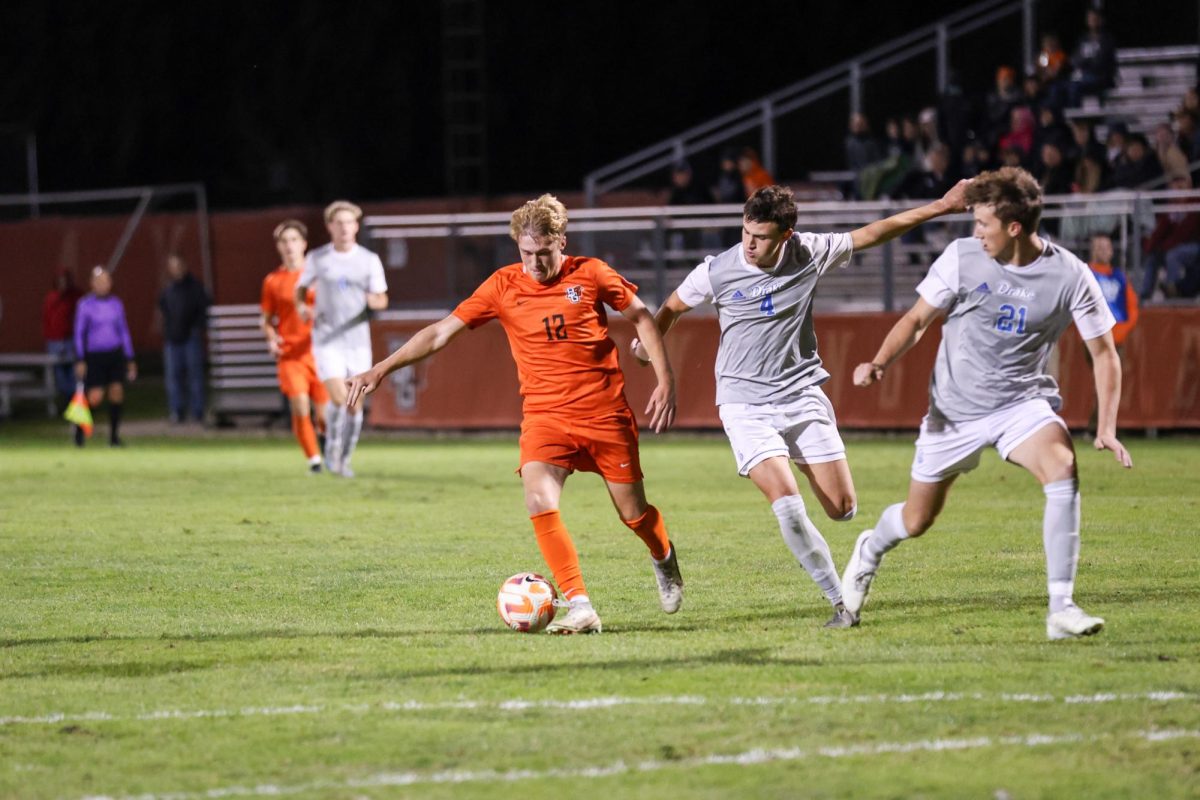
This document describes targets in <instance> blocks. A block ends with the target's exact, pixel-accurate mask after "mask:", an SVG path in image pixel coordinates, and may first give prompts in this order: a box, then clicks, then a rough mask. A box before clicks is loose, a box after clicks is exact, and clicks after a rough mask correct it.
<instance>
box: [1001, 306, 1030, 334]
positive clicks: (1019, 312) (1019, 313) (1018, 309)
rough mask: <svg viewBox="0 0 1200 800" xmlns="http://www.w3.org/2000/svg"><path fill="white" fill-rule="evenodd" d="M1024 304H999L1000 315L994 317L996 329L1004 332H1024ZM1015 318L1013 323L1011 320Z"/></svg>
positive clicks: (1025, 311)
mask: <svg viewBox="0 0 1200 800" xmlns="http://www.w3.org/2000/svg"><path fill="white" fill-rule="evenodd" d="M1026 313H1027V309H1026V308H1025V306H1013V305H1010V304H1008V303H1005V304H1004V305H1002V306H1000V316H998V317H996V330H998V331H1004V332H1005V333H1024V332H1025V314H1026ZM1014 319H1015V320H1016V324H1015V325H1014V323H1013V320H1014Z"/></svg>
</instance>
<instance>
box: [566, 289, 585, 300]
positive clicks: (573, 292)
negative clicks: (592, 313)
mask: <svg viewBox="0 0 1200 800" xmlns="http://www.w3.org/2000/svg"><path fill="white" fill-rule="evenodd" d="M566 292H567V299H568V300H570V301H571V302H572V303H578V302H579V301H580V300H582V299H583V287H582V286H568V287H566Z"/></svg>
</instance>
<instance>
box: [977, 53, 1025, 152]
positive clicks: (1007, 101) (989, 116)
mask: <svg viewBox="0 0 1200 800" xmlns="http://www.w3.org/2000/svg"><path fill="white" fill-rule="evenodd" d="M1022 99H1023V97H1022V94H1021V88H1020V87H1019V86H1017V71H1016V70H1015V69H1013V68H1012V67H1009V66H1002V67H1000V68H999V69H997V70H996V85H995V86H994V87H993V88H992V90H991V91H990V92H988V94H987V97H986V98H985V99H984V112H983V116H984V119H983V123H984V126H985V138H986V139H987V142H988V144H989V145H992V146H995V145H996V143H997V142H999V141H1000V137H1001V136H1002V135H1004V133H1005V132H1006V131H1007V130H1008V123H1009V120H1011V119H1012V110H1013V108H1015V107H1016V106H1018V105H1020V104H1021V102H1022Z"/></svg>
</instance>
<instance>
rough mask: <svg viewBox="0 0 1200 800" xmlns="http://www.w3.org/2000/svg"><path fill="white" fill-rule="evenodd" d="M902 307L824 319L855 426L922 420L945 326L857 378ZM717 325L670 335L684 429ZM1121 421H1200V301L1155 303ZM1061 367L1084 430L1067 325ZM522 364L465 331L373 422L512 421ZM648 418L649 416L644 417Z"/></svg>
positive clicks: (403, 374) (705, 420)
mask: <svg viewBox="0 0 1200 800" xmlns="http://www.w3.org/2000/svg"><path fill="white" fill-rule="evenodd" d="M897 316H898V315H896V314H839V315H828V316H823V317H819V318H818V319H817V335H818V338H819V340H820V348H821V355H822V358H823V359H824V361H825V364H826V368H827V369H829V371H830V372H831V373H832V375H833V377H832V378H831V379H830V380H829V382H827V383H826V384H825V386H824V387H823V388H824V390H825V392H826V393H827V394H828V395H829V398H830V400H831V401H832V402H833V406H834V408H835V409H836V411H837V415H838V422H839V424H840V425H841V426H842V427H844V428H847V429H891V428H916V427H917V426H918V425H919V424H920V421H921V416H922V415H923V414H924V413H925V409H926V406H927V403H928V394H927V386H928V381H929V373H930V371H931V369H932V367H933V359H934V355H935V354H936V352H937V342H938V340H939V338H940V337H939V335H938V332H937V330H932V331H930V333H929V335H927V336H926V337H925V338H924V339H923V340H922V341H921V343H920V344H918V345H917V346H916V347H915V348H914V349H913V350H912V351H910V352H909V353H908V354H907V355H906V356H905V357H904V358H903V359H902V360H901V361H900V362H898V363H897V364H895V365H893V367H892V368H891V369H890V370H889V371H888V375H887V378H886V380H884V381H883V383H881V384H880V385H878V386H875V387H871V388H869V389H859V388H856V387H854V386H853V385H851V383H850V376H851V372H852V371H853V368H854V366H855V365H856V364H858V363H859V362H861V361H866V360H869V359H870V358H871V356H873V355H874V353H875V350H876V348H877V347H878V345H879V342H880V341H881V340H882V338H883V336H884V335H885V334H886V333H887V331H888V329H889V328H890V327H891V325H892V323H893V322H895V320H896V319H897ZM423 324H424V323H422V322H416V321H413V322H408V321H405V322H379V323H375V325H374V333H373V336H374V345H375V355H376V358H381V357H382V356H383V355H384V354H386V353H387V352H389V351H391V350H393V349H395V348H396V347H398V346H399V345H400V344H401V343H402V342H403V341H404V340H405V339H406V338H407V337H408V336H411V335H412V334H413V333H415V332H416V331H417V330H419V329H420V328H421V326H422V325H423ZM611 334H612V337H613V339H614V340H615V341H617V343H618V344H619V345H620V348H621V353H622V357H621V362H622V367H623V368H624V370H625V375H626V396H627V397H628V398H629V403H630V405H631V406H633V409H634V411H636V412H638V414H639V419H641V410H642V408H643V406H644V405H645V403H646V399H647V398H648V397H649V393H650V390H651V388H652V386H653V382H654V375H653V372H651V371H650V370H649V369H644V368H641V367H640V366H639V365H638V364H637V362H636V361H635V360H634V359H633V358H632V357H631V356H629V355H628V354H627V353H628V343H629V340H630V339H631V338H632V336H633V328H632V326H630V325H627V324H624V323H623V321H622V320H615V321H614V325H613V328H612V330H611ZM717 336H718V330H717V323H716V319H715V318H712V317H698V318H696V317H684V318H683V319H682V320H680V322H679V324H678V325H676V327H675V328H674V329H672V331H671V334H670V336H668V337H667V344H668V349H669V352H670V355H671V362H672V364H673V365H674V367H675V373H676V376H677V382H678V386H677V388H678V398H679V408H678V421H677V426H678V427H681V428H720V427H721V424H720V421H719V419H718V418H717V413H716V408H715V407H714V406H713V397H714V394H715V379H714V377H713V359H714V357H715V355H716V348H717ZM1123 365H1124V373H1125V375H1124V380H1123V392H1122V398H1121V408H1120V416H1119V420H1120V424H1121V425H1122V426H1124V427H1136V428H1142V427H1158V428H1200V309H1191V308H1148V309H1144V310H1143V311H1142V316H1141V320H1140V321H1139V324H1138V327H1137V328H1136V329H1135V330H1134V331H1133V333H1132V334H1130V337H1129V340H1128V341H1127V342H1126V345H1125V352H1124V358H1123ZM1051 369H1052V371H1053V372H1054V373H1055V374H1057V375H1058V376H1059V383H1060V386H1061V389H1062V394H1063V398H1064V403H1065V405H1064V408H1063V412H1062V413H1063V416H1064V417H1065V418H1066V420H1067V422H1068V424H1069V425H1071V426H1072V427H1075V428H1080V427H1083V426H1085V425H1086V424H1087V420H1088V415H1089V414H1090V412H1091V408H1092V403H1093V399H1092V398H1093V389H1092V377H1091V370H1090V369H1089V367H1088V365H1087V362H1086V361H1085V360H1084V357H1083V343H1082V342H1081V341H1080V339H1079V337H1078V336H1077V335H1076V334H1075V333H1074V332H1073V331H1069V332H1068V333H1067V334H1066V335H1065V336H1064V337H1063V339H1062V341H1061V343H1060V348H1059V350H1058V351H1057V356H1056V358H1055V359H1054V362H1053V363H1052V364H1051ZM520 413H521V402H520V397H519V395H518V387H517V376H516V367H515V366H514V364H513V361H512V357H511V355H510V354H509V351H508V343H507V341H506V339H505V337H504V332H503V330H502V329H501V327H500V325H499V324H488V325H485V326H483V327H482V328H479V329H477V330H475V331H472V332H470V333H468V334H466V335H464V336H462V337H459V339H457V340H456V341H455V342H454V343H453V344H451V345H450V346H449V347H448V348H446V349H445V350H443V351H442V352H441V353H438V354H437V355H435V356H433V357H432V358H430V359H427V360H426V361H425V362H423V363H421V364H418V365H416V366H415V367H410V368H407V369H405V370H402V371H400V372H398V373H396V374H394V375H393V376H392V379H391V381H390V382H389V383H387V384H385V385H384V386H383V387H381V388H380V390H379V391H378V392H377V393H376V395H375V396H374V398H373V401H372V406H371V416H370V422H371V424H373V425H380V426H383V427H393V428H416V429H429V428H515V427H517V425H519V423H520ZM643 421H644V420H643Z"/></svg>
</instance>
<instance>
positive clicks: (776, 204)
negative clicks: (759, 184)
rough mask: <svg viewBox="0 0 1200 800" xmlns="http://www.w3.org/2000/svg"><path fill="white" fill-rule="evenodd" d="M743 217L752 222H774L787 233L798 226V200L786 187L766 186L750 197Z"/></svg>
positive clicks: (743, 211)
mask: <svg viewBox="0 0 1200 800" xmlns="http://www.w3.org/2000/svg"><path fill="white" fill-rule="evenodd" d="M742 216H743V217H745V218H746V219H747V220H749V221H750V222H774V223H775V224H776V225H778V226H779V230H780V231H786V230H789V229H791V228H794V227H795V226H796V198H795V197H794V196H793V195H792V190H791V189H789V188H788V187H786V186H764V187H763V188H761V189H759V190H758V191H757V192H755V193H754V194H752V195H750V199H749V200H747V201H746V206H745V208H744V209H742Z"/></svg>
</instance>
